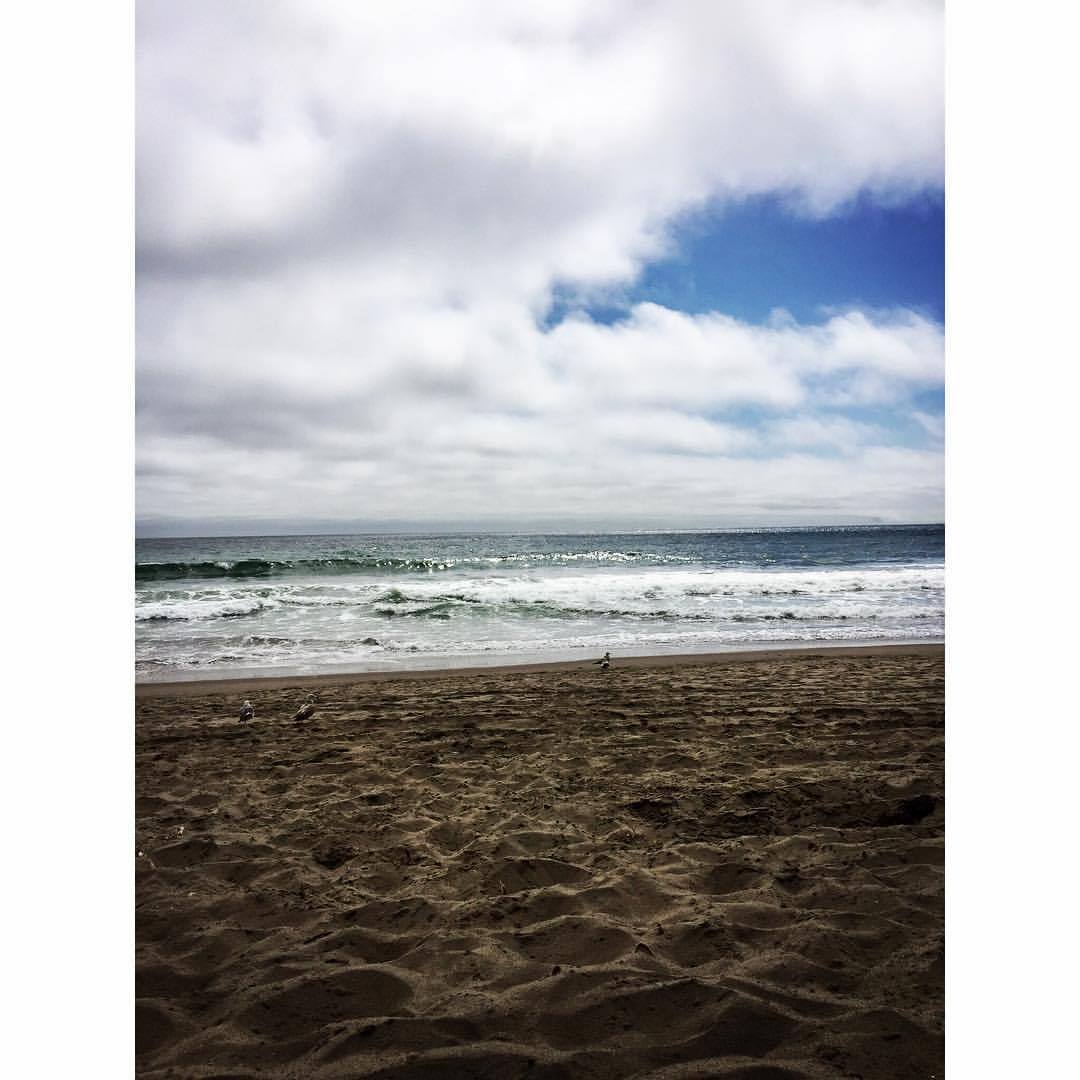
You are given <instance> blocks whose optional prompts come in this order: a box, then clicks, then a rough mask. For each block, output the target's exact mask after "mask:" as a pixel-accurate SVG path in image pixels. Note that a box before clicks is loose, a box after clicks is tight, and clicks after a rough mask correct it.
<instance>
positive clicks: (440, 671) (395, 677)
mask: <svg viewBox="0 0 1080 1080" xmlns="http://www.w3.org/2000/svg"><path fill="white" fill-rule="evenodd" d="M944 654H945V643H944V642H898V643H893V644H880V645H870V644H865V645H852V644H843V645H832V644H825V643H819V644H815V645H798V646H782V645H781V646H770V647H765V648H757V647H755V648H747V649H732V650H730V651H725V652H700V653H699V652H693V653H657V654H651V655H645V656H626V657H619V656H616V657H614V658H613V670H615V671H616V672H617V671H618V670H625V669H631V670H641V669H647V668H683V667H699V666H710V665H723V664H732V663H751V662H755V661H763V660H776V659H783V658H792V659H795V658H806V657H819V656H820V657H829V656H834V657H861V656H944ZM594 665H595V659H594V658H592V657H590V658H589V659H587V660H554V661H538V662H534V663H526V664H477V665H470V666H460V667H458V666H452V667H438V668H412V669H405V668H402V669H395V670H393V671H386V670H381V671H354V672H327V673H323V674H316V675H253V676H241V677H236V678H224V679H177V680H172V681H168V682H166V681H161V682H136V683H135V699H136V701H142V700H151V699H155V698H180V697H202V696H206V695H210V694H239V693H248V692H258V691H270V690H281V689H285V688H291V687H311V688H320V687H331V686H350V685H354V684H361V683H379V682H394V681H415V680H425V679H447V678H454V677H462V678H476V677H483V676H492V675H500V674H526V673H544V672H552V673H557V672H571V671H588V670H591V669H592V668H593V667H594Z"/></svg>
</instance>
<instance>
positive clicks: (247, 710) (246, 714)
mask: <svg viewBox="0 0 1080 1080" xmlns="http://www.w3.org/2000/svg"><path fill="white" fill-rule="evenodd" d="M254 716H255V706H254V705H252V704H251V702H250V701H245V702H244V704H243V705H242V706H241V707H240V719H241V720H251V719H252V718H253V717H254Z"/></svg>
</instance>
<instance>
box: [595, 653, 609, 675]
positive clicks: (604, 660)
mask: <svg viewBox="0 0 1080 1080" xmlns="http://www.w3.org/2000/svg"><path fill="white" fill-rule="evenodd" d="M593 663H594V664H599V665H600V670H601V671H607V669H608V668H609V667H611V653H609V652H606V653H604V655H603V656H601V657H600V659H599V660H594V661H593Z"/></svg>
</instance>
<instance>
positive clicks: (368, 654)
mask: <svg viewBox="0 0 1080 1080" xmlns="http://www.w3.org/2000/svg"><path fill="white" fill-rule="evenodd" d="M135 553H136V563H135V669H136V672H135V673H136V678H137V680H139V681H153V680H163V679H185V678H196V679H198V678H202V679H208V678H226V677H232V676H250V675H269V674H286V675H297V674H314V673H320V672H340V671H380V670H395V669H400V670H407V669H410V668H421V667H444V666H445V667H450V666H456V665H481V664H496V663H523V662H531V661H538V660H572V659H586V658H594V657H597V656H599V655H601V654H602V653H604V652H605V651H610V652H611V653H612V656H613V657H615V658H616V659H617V658H618V656H619V655H623V656H630V655H645V654H653V653H680V652H682V653H687V652H708V651H723V650H726V649H737V648H751V647H762V646H781V645H797V644H806V643H836V644H841V643H857V642H858V643H861V642H878V643H881V642H913V641H941V640H943V639H944V632H945V561H944V560H945V528H944V526H943V525H904V526H865V527H864V526H859V527H854V526H836V527H824V528H770V529H733V530H726V531H720V532H671V533H659V532H649V533H588V534H580V535H571V534H565V535H524V534H522V535H507V534H480V533H477V534H464V533H463V534H454V535H441V536H435V535H432V536H418V535H371V536H259V537H226V538H213V539H140V540H137V541H136V545H135Z"/></svg>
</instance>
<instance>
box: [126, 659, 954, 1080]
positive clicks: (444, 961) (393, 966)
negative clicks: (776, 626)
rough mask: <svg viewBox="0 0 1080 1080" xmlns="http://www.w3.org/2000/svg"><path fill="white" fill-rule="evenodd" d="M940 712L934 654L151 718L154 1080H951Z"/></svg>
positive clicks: (359, 680) (144, 962) (384, 693)
mask: <svg viewBox="0 0 1080 1080" xmlns="http://www.w3.org/2000/svg"><path fill="white" fill-rule="evenodd" d="M311 692H317V693H318V694H319V695H320V697H319V701H318V703H317V706H316V710H315V712H314V715H313V716H312V717H311V719H309V720H307V721H304V722H300V723H295V722H294V721H293V720H292V719H291V717H292V715H293V713H294V712H295V711H296V709H297V708H298V707H299V706H300V705H301V704H302V702H303V701H304V700H305V699H306V697H307V696H308V694H309V693H311ZM943 696H944V657H943V649H942V648H941V647H940V646H924V647H901V648H896V647H894V648H891V649H884V650H873V649H867V650H850V649H848V650H842V651H839V650H822V651H820V652H814V651H813V650H800V651H797V652H792V653H785V652H776V653H764V654H727V655H725V656H724V657H720V658H717V657H693V658H670V657H669V658H663V659H661V658H639V659H636V660H634V661H625V662H623V661H620V660H618V659H616V660H615V662H614V664H613V666H612V668H611V670H610V671H606V672H605V671H601V670H600V669H599V668H597V667H594V666H592V665H584V666H583V665H581V664H573V665H565V664H563V665H537V666H531V667H529V668H527V669H524V670H522V669H490V670H487V671H480V672H475V671H474V672H463V671H457V672H453V671H449V672H424V673H413V674H411V675H402V676H387V675H379V676H367V677H359V676H328V677H324V678H321V679H316V680H312V679H306V680H305V679H274V680H258V681H253V682H249V683H227V684H226V683H219V684H208V683H185V684H173V685H168V686H163V685H161V684H157V685H151V686H140V687H139V688H138V694H137V702H136V817H137V840H138V845H139V852H140V854H139V855H138V856H137V858H136V860H135V862H136V995H137V1004H136V1012H137V1016H136V1039H137V1061H138V1071H139V1074H140V1075H141V1076H145V1077H165V1076H175V1077H225V1076H231V1077H243V1076H268V1077H309V1076H310V1077H360V1076H380V1077H387V1078H389V1077H394V1078H427V1077H485V1078H489V1080H503V1078H507V1080H508V1078H511V1077H514V1078H517V1077H530V1078H548V1080H550V1078H556V1077H595V1078H616V1077H646V1076H647V1077H655V1078H657V1080H659V1078H665V1080H668V1078H670V1080H674V1078H676V1077H685V1078H689V1077H709V1076H718V1077H721V1076H722V1077H742V1078H744V1080H751V1078H753V1080H785V1078H786V1080H793V1078H797V1077H843V1076H847V1077H851V1076H863V1077H866V1078H867V1080H871V1078H874V1080H876V1078H891V1077H896V1078H900V1077H903V1078H907V1077H931V1076H936V1077H941V1076H942V1075H943V1057H944V1051H943V1019H944V1018H943V1010H944V944H943V933H944V836H943V832H944V778H943V764H944V726H943V725H944V703H943ZM244 698H250V699H251V701H252V703H253V704H254V705H255V708H256V715H255V718H254V720H252V721H251V722H249V723H244V722H241V721H240V720H239V719H238V718H237V714H238V711H239V706H240V703H241V701H242V700H243V699H244Z"/></svg>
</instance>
